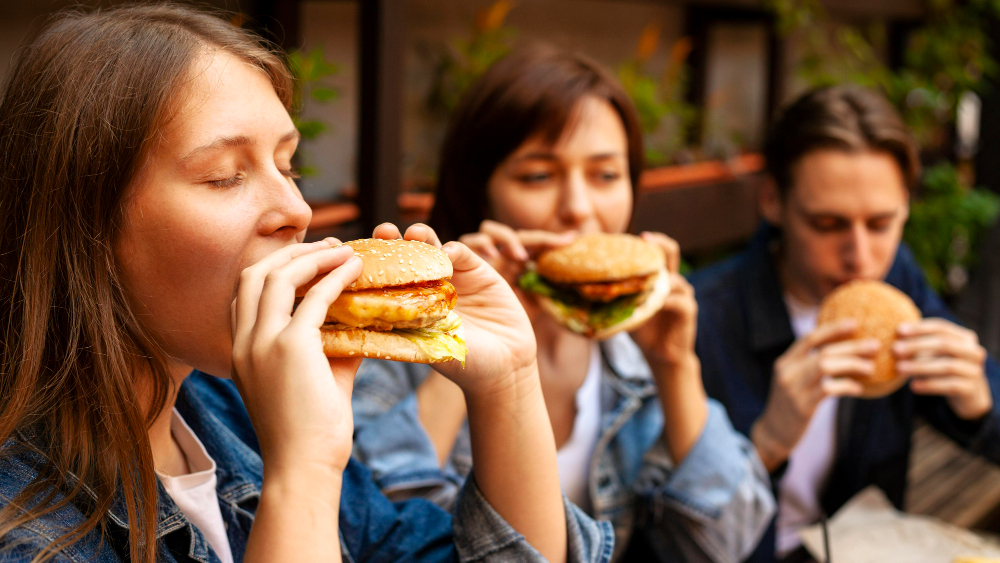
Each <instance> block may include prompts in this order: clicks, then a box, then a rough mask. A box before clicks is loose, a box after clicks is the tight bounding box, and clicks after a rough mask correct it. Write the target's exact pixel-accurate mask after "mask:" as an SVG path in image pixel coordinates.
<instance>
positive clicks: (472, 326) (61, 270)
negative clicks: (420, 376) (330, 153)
mask: <svg viewBox="0 0 1000 563" xmlns="http://www.w3.org/2000/svg"><path fill="white" fill-rule="evenodd" d="M2 96H3V97H2V100H0V170H2V172H0V225H2V229H3V236H2V237H0V271H2V272H3V276H2V278H0V295H2V296H3V300H4V306H3V307H2V308H0V311H2V313H0V314H2V315H3V321H2V327H3V328H2V330H3V349H2V350H3V352H2V360H0V560H3V561H9V562H18V563H20V562H28V561H67V562H68V561H100V562H114V561H135V562H144V563H150V562H152V561H162V562H175V561H176V562H186V561H202V562H219V561H222V562H228V561H339V560H340V559H341V557H343V558H344V559H345V560H350V561H400V560H420V561H448V560H454V559H456V556H457V557H460V558H462V559H464V560H498V561H501V560H502V561H509V560H538V561H542V560H549V561H563V560H566V559H569V560H592V561H601V560H605V559H606V558H607V557H608V554H609V553H610V551H611V546H610V545H609V544H607V545H606V544H605V541H607V540H606V534H610V530H607V529H605V528H606V527H602V526H598V525H597V524H595V523H594V522H593V521H592V520H590V519H589V518H587V517H586V516H585V515H583V514H582V513H580V512H579V511H577V510H576V509H575V508H573V507H572V506H571V505H569V504H567V503H565V502H564V501H563V499H562V497H561V495H560V490H559V482H558V476H557V470H556V451H555V445H554V441H553V438H552V434H551V430H550V425H549V421H548V417H547V416H546V411H545V405H544V401H543V399H542V394H541V388H540V383H539V379H538V375H537V364H536V360H535V345H534V338H533V337H532V334H531V328H530V324H529V322H528V320H527V318H526V316H525V315H524V313H523V311H522V310H521V308H520V306H519V305H518V302H517V300H516V298H515V296H514V294H513V293H512V292H511V291H510V289H509V287H508V285H507V284H506V283H505V282H504V280H503V279H502V278H501V277H500V276H499V275H498V274H497V273H496V272H495V271H494V270H493V269H492V268H490V267H489V266H488V265H486V264H485V263H484V262H483V261H482V260H481V259H480V258H479V257H477V256H476V255H475V254H474V253H472V252H471V251H470V250H469V249H468V248H466V247H465V246H464V245H462V244H455V243H453V244H449V245H446V246H445V247H444V252H445V253H447V255H448V257H449V258H450V259H451V261H452V262H453V265H454V276H453V278H452V283H453V284H454V286H455V288H456V290H457V292H458V295H459V297H458V307H457V312H458V314H459V315H461V316H463V318H464V321H465V322H464V326H465V337H466V341H467V343H468V346H469V348H470V349H472V350H474V351H475V355H474V356H470V357H469V358H468V360H467V362H466V364H465V369H464V370H463V369H461V366H460V365H459V364H458V363H457V362H454V363H452V364H446V365H440V366H438V373H441V374H443V375H444V376H446V377H450V378H452V380H453V381H455V382H456V383H457V384H458V385H459V387H461V388H462V389H463V390H464V401H465V403H466V404H467V405H468V410H469V413H470V414H469V422H470V435H471V442H472V449H473V450H474V457H475V459H476V462H477V465H476V472H475V478H474V479H470V480H469V482H468V484H467V485H466V486H465V488H464V489H463V491H462V493H461V495H460V498H459V500H458V502H457V503H456V506H455V511H454V518H452V517H451V516H450V515H449V514H447V513H446V512H444V511H442V510H441V509H440V508H438V507H436V506H433V505H432V504H430V503H426V502H421V501H415V502H409V503H402V504H393V503H391V502H389V501H388V499H386V498H385V497H384V496H383V495H382V494H381V493H380V492H379V491H378V489H377V488H375V487H374V485H373V484H372V482H371V479H370V475H369V473H368V472H367V471H366V470H365V469H364V468H363V467H362V466H361V465H360V464H358V463H356V462H354V461H351V459H350V454H351V437H352V431H353V418H352V413H351V405H350V397H351V389H352V384H353V379H354V374H355V372H356V370H357V367H358V361H357V360H355V359H328V358H327V357H326V356H325V354H324V348H323V340H322V336H321V332H320V326H321V325H322V324H323V322H324V320H325V317H326V314H327V310H328V308H329V306H330V304H331V303H332V302H333V301H334V300H335V299H336V298H337V297H338V295H339V294H340V292H341V290H342V289H344V287H345V286H349V284H351V283H352V282H353V281H354V280H355V279H356V278H357V277H358V274H359V272H360V271H361V262H360V260H358V259H357V258H356V257H354V256H353V254H354V252H353V250H352V249H351V248H350V247H348V246H343V245H339V242H338V241H335V240H328V241H320V242H316V243H311V244H304V243H302V240H303V235H304V231H305V228H306V225H307V224H308V223H309V218H310V210H309V207H308V206H307V205H306V204H305V203H304V202H303V200H302V197H301V194H300V193H299V191H298V189H297V188H296V185H295V181H294V177H295V174H294V172H293V170H292V168H291V162H292V155H293V154H294V152H295V149H296V145H297V143H298V139H299V135H298V133H297V132H296V130H295V127H294V125H293V123H292V119H291V117H290V116H289V113H288V108H289V105H290V101H291V82H290V77H289V75H288V73H287V71H286V68H285V67H284V65H283V64H282V62H281V60H280V58H278V57H277V56H276V55H275V54H274V53H272V52H270V51H268V50H267V49H265V48H263V47H261V44H260V43H259V40H258V39H257V38H254V37H252V36H251V35H249V34H248V33H246V32H244V31H242V30H240V29H239V28H237V27H234V26H232V25H230V24H229V23H227V22H226V21H225V20H223V19H220V18H216V17H214V16H212V15H208V14H204V13H200V12H197V11H194V10H192V9H189V8H182V7H177V6H170V5H157V6H137V7H127V8H120V9H114V10H109V11H105V12H94V13H90V14H84V13H69V14H65V15H61V16H58V17H56V18H55V19H54V20H53V21H52V22H50V23H49V24H48V25H46V26H45V27H44V28H43V29H42V30H41V31H40V32H39V33H38V34H37V35H36V36H35V37H34V38H33V39H31V40H30V41H29V42H28V43H27V44H26V46H25V47H23V48H22V49H21V50H20V51H19V58H18V61H17V62H16V64H15V65H14V67H13V69H12V71H11V74H10V76H9V79H8V82H7V84H6V87H5V89H4V91H3V94H2ZM397 235H398V233H397V231H395V229H394V227H388V226H386V227H383V228H381V229H379V230H376V233H375V236H376V237H381V238H393V237H395V236H397ZM406 235H407V238H410V239H416V240H424V241H432V242H433V241H434V240H436V237H435V235H434V233H433V232H432V231H431V230H430V229H427V228H416V229H413V230H411V231H408V232H407V233H406ZM324 274H325V276H324V277H322V279H321V280H320V281H319V282H318V283H316V284H315V285H313V286H312V287H311V288H310V289H309V290H308V291H307V292H306V293H305V296H304V298H303V299H302V301H301V303H299V304H298V306H297V307H295V293H296V288H297V287H300V286H303V285H306V284H307V283H308V282H310V280H313V279H314V278H315V277H316V276H317V275H324ZM293 309H294V310H293ZM230 376H231V377H232V381H229V380H227V379H224V378H228V377H230Z"/></svg>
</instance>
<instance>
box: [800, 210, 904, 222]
mask: <svg viewBox="0 0 1000 563" xmlns="http://www.w3.org/2000/svg"><path fill="white" fill-rule="evenodd" d="M803 214H804V215H805V216H806V217H808V218H809V219H826V218H830V217H832V218H835V219H844V216H843V215H839V214H837V213H822V212H816V213H813V212H810V211H808V210H803ZM897 215H899V210H898V209H897V210H895V211H887V212H885V213H879V214H877V215H872V216H871V217H866V218H865V221H877V220H879V219H892V218H893V217H895V216H897Z"/></svg>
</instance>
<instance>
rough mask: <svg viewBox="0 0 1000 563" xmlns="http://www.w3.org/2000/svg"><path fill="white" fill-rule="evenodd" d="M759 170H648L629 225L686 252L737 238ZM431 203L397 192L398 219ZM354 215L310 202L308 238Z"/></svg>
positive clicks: (744, 158) (745, 161)
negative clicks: (655, 233) (668, 238)
mask: <svg viewBox="0 0 1000 563" xmlns="http://www.w3.org/2000/svg"><path fill="white" fill-rule="evenodd" d="M762 170H763V158H762V157H761V156H760V155H759V154H745V155H741V156H739V157H736V158H734V159H732V160H730V161H727V162H722V161H708V162H699V163H695V164H686V165H680V166H666V167H662V168H653V169H650V170H647V171H645V172H643V174H642V179H641V181H640V185H639V197H638V200H637V201H636V205H635V213H634V218H633V228H634V230H635V231H637V232H638V231H644V230H645V231H660V232H664V233H666V234H668V235H670V236H672V237H674V238H675V239H677V242H679V243H680V245H681V248H682V249H683V250H684V251H685V252H686V253H701V252H706V251H709V250H711V249H715V248H720V247H724V246H727V245H732V244H734V243H738V242H741V241H743V240H745V239H747V238H748V237H749V236H750V235H751V234H752V233H753V231H754V229H755V228H756V226H757V221H758V215H757V201H756V190H757V188H758V186H759V185H760V183H761V182H762V181H763V174H762ZM433 205H434V195H433V194H430V193H414V192H404V193H402V194H400V196H399V210H400V215H401V217H402V218H403V221H402V222H403V223H404V224H410V223H415V222H418V221H426V220H427V216H428V215H429V214H430V210H431V207H433ZM358 216H359V211H358V207H357V205H355V204H354V203H325V204H313V218H312V221H311V222H310V224H309V239H310V240H315V239H318V238H321V237H323V236H330V235H333V236H338V237H339V238H341V239H345V238H354V237H360V236H367V235H368V233H356V232H354V231H356V230H357V228H356V227H353V228H352V223H353V222H355V221H356V220H357V218H358Z"/></svg>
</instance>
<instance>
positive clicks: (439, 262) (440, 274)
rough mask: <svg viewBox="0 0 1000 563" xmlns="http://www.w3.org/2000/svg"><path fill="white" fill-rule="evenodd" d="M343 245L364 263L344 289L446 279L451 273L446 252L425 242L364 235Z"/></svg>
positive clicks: (355, 289) (352, 289)
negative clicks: (349, 248) (354, 279)
mask: <svg viewBox="0 0 1000 563" xmlns="http://www.w3.org/2000/svg"><path fill="white" fill-rule="evenodd" d="M344 244H347V245H349V246H350V247H351V248H353V249H354V254H355V256H358V257H360V258H361V260H362V263H363V266H362V269H361V275H360V276H358V279H357V281H355V282H353V283H352V284H351V285H350V286H349V287H348V288H347V291H358V290H362V289H377V288H382V287H390V286H395V285H406V284H412V283H421V282H428V281H435V280H441V279H448V278H450V277H451V276H452V273H453V271H452V267H451V260H449V259H448V255H447V254H445V253H444V252H442V251H441V249H439V248H436V247H434V246H432V245H429V244H427V243H424V242H418V241H412V240H403V239H396V240H382V239H373V238H366V239H360V240H352V241H349V242H346V243H344Z"/></svg>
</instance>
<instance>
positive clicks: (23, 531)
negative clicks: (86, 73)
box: [0, 372, 613, 563]
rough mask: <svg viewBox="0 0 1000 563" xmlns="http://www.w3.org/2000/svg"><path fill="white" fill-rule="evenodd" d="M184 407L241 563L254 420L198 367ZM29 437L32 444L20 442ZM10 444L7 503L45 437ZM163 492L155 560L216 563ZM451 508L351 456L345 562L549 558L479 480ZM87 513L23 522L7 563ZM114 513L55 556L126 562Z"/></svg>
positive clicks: (3, 497) (588, 538) (12, 536)
mask: <svg viewBox="0 0 1000 563" xmlns="http://www.w3.org/2000/svg"><path fill="white" fill-rule="evenodd" d="M176 407H177V410H178V412H180V414H181V416H182V417H183V418H184V420H185V422H187V423H188V425H190V426H191V429H192V430H193V431H194V433H195V435H197V436H198V438H199V439H200V440H201V441H202V443H203V444H204V445H205V449H206V450H207V451H208V453H209V455H210V456H212V458H213V459H214V460H215V462H216V465H217V467H218V469H217V473H216V477H217V480H218V484H217V489H216V490H217V494H218V498H219V508H220V510H221V512H222V518H223V521H224V522H225V525H226V532H227V535H228V536H229V544H230V546H231V548H232V551H233V559H234V560H235V561H236V562H237V563H238V562H240V561H242V560H243V554H244V549H245V548H246V544H247V539H248V537H249V534H250V527H251V524H252V523H253V518H254V514H255V513H256V511H257V503H258V501H259V500H260V491H261V485H262V484H263V463H262V461H261V458H260V446H259V444H258V442H257V436H256V434H255V433H254V430H253V427H252V426H251V425H250V418H249V416H248V415H247V412H246V409H245V408H244V406H243V401H242V400H241V399H240V396H239V394H238V393H237V391H236V387H235V385H233V383H232V381H228V380H224V379H219V378H216V377H212V376H209V375H205V374H202V373H199V372H194V373H192V374H191V375H190V376H188V378H187V379H186V380H185V381H184V383H183V385H181V387H180V390H179V392H178V396H177V403H176ZM18 442H20V443H18ZM24 443H28V444H30V446H29V447H28V448H27V449H25V448H22V447H20V446H21V445H22V444H24ZM3 449H4V450H5V451H4V454H5V455H4V456H3V457H0V507H3V506H4V505H5V504H7V503H8V502H10V500H11V499H12V498H14V496H16V495H17V494H18V493H19V492H20V491H21V490H23V489H24V488H25V487H26V486H27V485H28V484H29V483H30V482H31V481H32V480H33V479H34V478H35V477H36V476H37V472H38V469H39V468H40V464H41V463H42V461H43V457H42V456H43V453H44V444H37V443H36V442H35V441H33V440H30V439H28V440H20V441H18V440H10V441H8V443H6V444H4V448H3ZM470 481H472V480H470ZM159 491H160V496H159V506H158V517H157V534H156V535H157V541H158V545H157V548H158V549H157V557H156V560H157V561H158V562H161V563H189V562H194V561H198V562H201V563H218V561H219V559H218V557H217V556H216V554H215V553H214V552H213V551H212V550H211V548H210V547H209V545H208V542H207V541H206V540H205V537H204V536H203V535H202V534H201V532H200V531H199V530H198V529H197V528H196V527H195V526H193V525H192V524H191V523H190V522H189V521H188V520H187V518H185V517H184V515H183V513H181V511H180V509H179V508H178V507H177V505H176V504H175V503H174V502H173V500H172V499H171V498H170V496H169V495H167V494H166V491H165V490H164V489H163V487H162V485H159ZM453 514H454V518H453V517H452V516H453V515H452V514H449V513H448V512H446V511H444V510H442V509H441V508H439V507H438V506H437V505H435V504H433V503H431V502H429V501H426V500H423V499H413V500H408V501H405V502H396V503H394V502H391V501H390V500H389V499H388V498H386V497H385V495H383V494H382V492H381V491H380V490H379V488H378V487H377V486H376V485H375V483H374V482H373V480H372V477H371V473H370V472H369V471H368V470H367V469H366V468H365V467H364V466H363V465H361V464H360V463H358V462H356V461H354V460H353V459H352V460H351V461H350V463H349V464H348V466H347V468H346V470H345V471H344V476H343V486H342V490H341V503H340V522H339V524H340V530H339V532H340V539H341V550H342V556H343V560H344V561H345V562H348V563H355V562H361V561H368V562H373V563H374V562H383V561H384V562H395V561H428V562H439V561H455V560H463V561H511V560H517V561H541V560H543V558H542V556H541V554H539V553H538V552H537V551H535V549H534V548H532V547H531V546H530V545H529V544H528V543H527V541H526V540H525V539H524V537H523V536H522V535H521V534H519V533H517V532H516V531H515V530H514V529H513V528H511V527H510V525H509V524H508V523H507V522H506V521H504V520H503V518H502V517H500V515H499V514H497V513H496V512H495V511H494V510H493V508H492V507H491V506H490V505H489V503H488V502H487V501H486V499H485V497H483V496H482V494H481V493H480V492H479V490H478V488H477V487H476V486H475V485H472V486H466V487H464V488H463V490H462V492H461V493H460V494H459V499H458V501H457V505H456V507H455V510H454V512H453ZM83 519H84V518H83V514H82V512H81V511H80V510H79V509H77V508H76V507H75V506H66V507H63V508H62V509H60V510H58V511H56V512H55V513H52V514H49V515H46V516H45V517H43V518H39V519H36V520H32V521H30V522H28V523H26V524H25V525H22V526H19V527H18V528H15V529H14V530H13V531H11V532H9V533H8V534H6V535H4V536H3V537H0V563H27V562H29V561H31V560H32V558H33V557H34V556H35V555H37V554H38V553H39V551H40V550H41V549H42V548H43V547H44V546H46V545H49V544H51V543H52V542H53V540H55V539H56V538H58V537H59V536H60V535H62V534H63V533H65V532H66V531H67V530H68V529H71V528H74V527H76V526H78V525H79V524H80V523H82V522H83ZM109 520H110V522H109V523H108V525H107V527H106V533H105V534H104V535H103V537H102V534H101V533H100V532H99V531H97V532H93V533H90V534H88V535H87V536H85V537H84V538H83V540H82V541H80V542H79V543H76V544H74V545H73V546H71V547H70V548H68V549H66V550H64V551H62V552H61V553H60V554H59V555H58V556H57V557H56V558H55V559H53V561H55V562H56V563H65V562H84V561H93V562H95V563H119V562H122V561H128V560H129V555H128V553H129V550H128V518H127V516H126V514H125V509H124V506H123V504H122V503H120V502H119V503H116V504H115V505H113V506H112V509H111V511H110V515H109ZM566 524H567V536H568V538H567V539H568V545H567V547H568V551H569V557H568V559H569V561H571V562H583V561H587V562H595V563H596V562H607V561H608V560H610V558H611V551H612V549H613V547H612V544H611V542H610V541H608V542H600V541H596V540H595V538H598V539H599V537H600V536H601V534H600V532H601V531H602V530H600V529H599V528H600V527H599V526H598V525H597V524H596V523H595V522H594V521H593V520H591V519H590V518H588V517H587V516H586V515H584V514H583V513H582V512H580V511H579V510H578V509H576V508H575V507H568V508H567V519H566ZM605 527H606V525H605ZM330 533H337V530H330Z"/></svg>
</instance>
